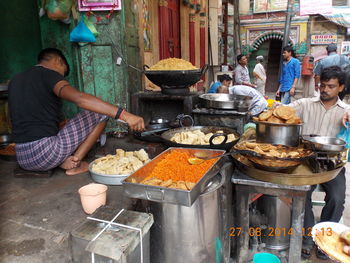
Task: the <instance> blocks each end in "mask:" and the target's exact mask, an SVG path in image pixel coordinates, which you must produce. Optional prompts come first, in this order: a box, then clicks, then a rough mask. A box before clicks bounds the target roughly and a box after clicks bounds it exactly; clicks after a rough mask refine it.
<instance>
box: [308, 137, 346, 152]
mask: <svg viewBox="0 0 350 263" xmlns="http://www.w3.org/2000/svg"><path fill="white" fill-rule="evenodd" d="M302 138H303V140H304V142H305V143H306V145H307V146H309V147H310V148H311V149H312V150H316V151H322V152H341V151H342V150H344V148H345V145H346V142H345V141H343V140H342V139H338V138H333V137H326V136H313V135H308V136H303V137H302Z"/></svg>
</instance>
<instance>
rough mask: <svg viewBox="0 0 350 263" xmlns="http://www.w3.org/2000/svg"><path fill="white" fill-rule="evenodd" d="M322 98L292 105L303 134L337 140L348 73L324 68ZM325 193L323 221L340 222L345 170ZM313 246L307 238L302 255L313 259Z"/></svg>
mask: <svg viewBox="0 0 350 263" xmlns="http://www.w3.org/2000/svg"><path fill="white" fill-rule="evenodd" d="M320 80H321V85H320V96H319V97H316V98H304V99H300V100H297V101H295V102H293V103H292V104H289V106H291V107H293V108H295V109H296V111H297V114H298V115H299V117H300V118H301V119H302V121H303V130H302V133H303V135H310V134H315V135H320V136H329V137H336V136H337V134H338V133H339V131H340V129H341V127H342V123H343V121H348V120H349V118H348V117H349V109H350V106H349V105H347V104H345V103H344V102H342V101H341V100H340V99H339V93H341V92H342V91H343V89H344V81H345V74H344V72H343V71H342V70H341V69H340V68H339V67H337V66H333V67H329V68H325V69H324V70H323V71H322V72H321V76H320ZM321 185H322V186H323V188H324V189H325V192H326V197H325V202H326V204H325V206H324V207H323V209H322V213H321V222H324V221H332V222H339V220H340V218H341V217H342V214H343V211H344V203H345V185H346V182H345V168H343V169H342V170H341V171H340V173H339V174H338V175H337V177H336V178H334V179H333V180H331V181H329V182H326V183H323V184H321ZM315 188H316V185H312V186H311V190H310V191H309V192H308V194H307V198H306V203H305V219H304V227H305V229H310V228H311V227H312V226H313V225H314V224H315V221H314V220H315V219H314V214H313V212H312V203H311V195H312V192H313V191H314V190H315ZM312 247H313V241H312V238H311V237H304V242H303V250H302V255H303V257H305V258H309V257H310V256H311V254H310V252H311V249H312ZM316 256H317V257H318V258H321V259H327V256H326V255H324V254H323V253H322V251H320V250H317V252H316Z"/></svg>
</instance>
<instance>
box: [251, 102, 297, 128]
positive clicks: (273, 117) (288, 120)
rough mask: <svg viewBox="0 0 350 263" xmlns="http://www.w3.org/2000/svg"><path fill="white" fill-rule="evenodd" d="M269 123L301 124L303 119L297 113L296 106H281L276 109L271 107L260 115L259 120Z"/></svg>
mask: <svg viewBox="0 0 350 263" xmlns="http://www.w3.org/2000/svg"><path fill="white" fill-rule="evenodd" d="M254 121H264V122H268V123H279V124H282V123H285V124H300V123H301V119H300V118H299V117H298V116H297V115H296V112H295V110H294V108H292V107H289V106H279V107H278V108H275V109H269V110H267V111H264V112H263V113H261V114H260V115H259V118H258V120H256V119H254Z"/></svg>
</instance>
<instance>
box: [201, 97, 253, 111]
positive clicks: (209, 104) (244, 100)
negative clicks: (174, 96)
mask: <svg viewBox="0 0 350 263" xmlns="http://www.w3.org/2000/svg"><path fill="white" fill-rule="evenodd" d="M199 99H200V100H201V102H202V103H203V104H204V107H206V108H214V109H230V110H231V109H237V110H238V109H242V111H244V110H247V109H249V107H250V104H251V102H252V97H249V96H242V95H233V94H224V93H216V94H202V95H200V96H199Z"/></svg>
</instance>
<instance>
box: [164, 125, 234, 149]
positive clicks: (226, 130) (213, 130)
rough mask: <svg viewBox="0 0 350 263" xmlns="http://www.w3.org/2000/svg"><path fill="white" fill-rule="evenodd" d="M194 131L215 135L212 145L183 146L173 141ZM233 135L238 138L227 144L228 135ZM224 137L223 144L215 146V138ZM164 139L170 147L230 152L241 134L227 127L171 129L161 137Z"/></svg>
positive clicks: (211, 139)
mask: <svg viewBox="0 0 350 263" xmlns="http://www.w3.org/2000/svg"><path fill="white" fill-rule="evenodd" d="M194 130H201V131H202V132H203V133H205V134H208V133H214V135H213V136H212V137H211V138H210V144H207V145H198V144H181V143H176V142H173V141H171V138H172V137H173V136H174V135H175V134H176V133H181V132H186V131H194ZM218 131H223V132H224V133H223V134H224V135H223V134H222V133H217V132H218ZM231 133H233V134H234V135H235V137H236V140H234V141H233V142H229V143H227V142H226V140H227V134H231ZM219 136H224V137H225V140H224V141H223V142H222V143H221V144H213V143H212V141H213V139H214V138H215V137H219ZM161 137H162V139H163V143H164V144H165V145H166V146H169V147H186V148H204V149H208V148H210V149H220V150H226V151H229V150H230V149H231V148H232V147H233V146H234V145H235V144H236V143H237V142H238V140H239V138H240V134H239V133H238V132H236V131H235V130H234V129H231V128H227V127H218V126H192V127H181V128H176V129H171V130H168V131H166V132H163V133H162V135H161Z"/></svg>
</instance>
